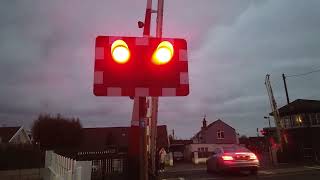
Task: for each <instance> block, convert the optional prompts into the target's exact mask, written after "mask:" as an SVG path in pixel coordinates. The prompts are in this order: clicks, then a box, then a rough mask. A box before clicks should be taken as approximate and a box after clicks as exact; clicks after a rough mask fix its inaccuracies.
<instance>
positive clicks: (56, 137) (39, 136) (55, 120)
mask: <svg viewBox="0 0 320 180" xmlns="http://www.w3.org/2000/svg"><path fill="white" fill-rule="evenodd" d="M32 136H33V138H34V141H35V142H36V143H40V146H41V147H42V148H45V149H62V148H73V147H77V146H78V145H79V144H80V142H81V140H82V137H83V133H82V126H81V124H80V121H79V119H78V118H77V119H75V118H65V117H62V116H61V115H60V114H58V115H57V116H51V115H49V114H45V115H39V117H38V119H37V120H35V121H34V123H33V126H32Z"/></svg>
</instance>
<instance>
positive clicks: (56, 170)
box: [44, 151, 91, 180]
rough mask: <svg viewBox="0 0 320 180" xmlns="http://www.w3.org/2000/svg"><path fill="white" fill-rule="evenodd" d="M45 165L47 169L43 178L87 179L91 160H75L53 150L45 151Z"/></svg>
mask: <svg viewBox="0 0 320 180" xmlns="http://www.w3.org/2000/svg"><path fill="white" fill-rule="evenodd" d="M45 166H46V168H47V169H48V173H47V174H46V175H45V177H44V179H45V180H55V179H59V180H87V179H90V177H91V162H88V161H76V160H74V159H70V158H67V157H64V156H61V155H59V154H56V153H54V152H53V151H47V152H46V162H45Z"/></svg>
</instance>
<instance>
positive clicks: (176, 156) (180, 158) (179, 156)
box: [173, 151, 184, 161]
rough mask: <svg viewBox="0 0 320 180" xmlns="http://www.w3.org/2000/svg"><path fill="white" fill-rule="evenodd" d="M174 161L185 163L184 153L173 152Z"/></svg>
mask: <svg viewBox="0 0 320 180" xmlns="http://www.w3.org/2000/svg"><path fill="white" fill-rule="evenodd" d="M173 159H174V160H175V161H183V160H184V156H183V154H182V152H180V151H175V152H173Z"/></svg>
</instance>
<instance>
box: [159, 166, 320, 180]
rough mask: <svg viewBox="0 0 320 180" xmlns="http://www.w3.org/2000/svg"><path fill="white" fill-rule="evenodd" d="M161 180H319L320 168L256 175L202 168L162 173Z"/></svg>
mask: <svg viewBox="0 0 320 180" xmlns="http://www.w3.org/2000/svg"><path fill="white" fill-rule="evenodd" d="M161 179H163V180H219V179H237V180H239V179H240V180H253V179H268V180H285V179H290V180H301V179H303V180H319V179H320V167H319V166H317V167H307V166H304V167H295V168H283V169H269V170H260V171H259V173H258V175H250V174H248V173H246V172H243V173H223V174H208V173H207V172H206V170H205V169H204V168H193V169H187V170H185V171H184V170H179V171H169V172H164V173H162V175H161Z"/></svg>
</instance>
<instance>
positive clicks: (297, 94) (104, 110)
mask: <svg viewBox="0 0 320 180" xmlns="http://www.w3.org/2000/svg"><path fill="white" fill-rule="evenodd" d="M154 5H156V1H154ZM145 7H146V0H127V1H125V0H113V1H110V0H90V1H87V0H68V1H66V0H55V1H52V0H24V1H19V0H10V1H0V123H1V124H0V125H3V124H6V125H7V126H13V125H25V126H26V127H28V128H29V127H30V125H31V123H32V121H33V120H34V119H35V118H36V117H37V115H38V114H39V113H44V112H48V113H52V114H56V113H61V114H62V115H64V116H75V117H79V118H80V120H81V123H82V124H83V126H85V127H100V126H129V124H130V119H131V112H132V101H131V100H130V99H129V98H127V97H119V98H110V97H95V96H94V95H93V93H92V89H93V63H94V40H95V37H96V36H98V35H120V36H141V35H142V30H141V29H138V28H137V21H139V20H144V12H145ZM319 9H320V1H319V0H308V1H301V0H281V1H279V0H270V1H268V0H241V1H239V0H201V1H194V0H170V1H169V0H167V1H165V12H164V14H165V16H164V27H163V36H166V37H180V38H186V39H187V41H188V45H189V60H190V63H189V72H190V73H189V75H190V86H191V87H190V88H191V92H190V95H189V96H188V97H170V98H169V97H168V98H160V107H159V123H160V124H166V125H167V126H168V130H170V131H171V130H172V129H175V134H176V135H177V136H178V137H180V138H189V137H191V136H193V135H194V134H195V133H196V132H197V131H198V130H199V129H200V126H201V121H202V117H203V115H204V114H206V115H207V120H208V121H209V123H210V122H213V121H214V120H216V119H218V118H220V119H222V120H223V121H225V122H227V123H228V124H229V125H231V126H233V127H234V128H235V129H236V130H237V131H238V132H239V133H240V134H246V135H255V134H256V128H262V127H265V126H267V121H266V120H265V119H263V116H265V115H267V113H268V112H270V106H269V102H268V97H267V93H266V88H265V86H264V78H265V75H266V74H267V73H270V74H271V82H272V85H273V88H274V93H275V96H276V100H277V102H278V105H279V106H282V105H284V104H285V93H284V88H283V83H282V79H281V74H282V73H285V74H287V75H293V74H300V73H305V72H309V71H313V70H317V69H320V21H319V19H320V11H319ZM154 17H155V15H154ZM153 25H155V24H154V21H153ZM152 33H153V34H154V32H152ZM319 82H320V72H318V73H312V74H309V75H307V76H300V77H291V78H288V79H287V83H288V88H289V95H290V99H291V100H294V99H297V98H305V99H320V91H319V89H320V83H319Z"/></svg>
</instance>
